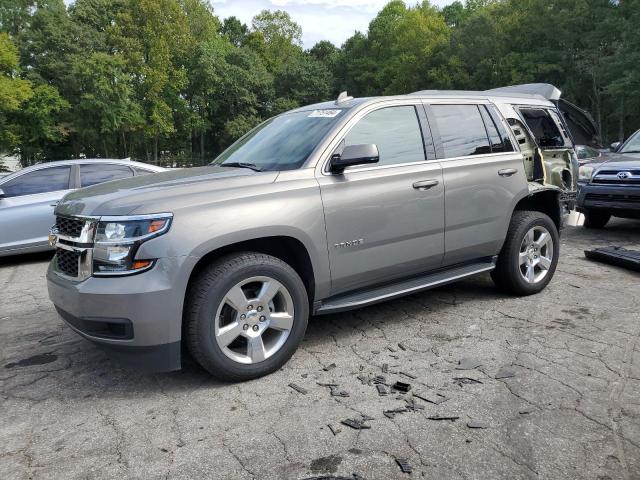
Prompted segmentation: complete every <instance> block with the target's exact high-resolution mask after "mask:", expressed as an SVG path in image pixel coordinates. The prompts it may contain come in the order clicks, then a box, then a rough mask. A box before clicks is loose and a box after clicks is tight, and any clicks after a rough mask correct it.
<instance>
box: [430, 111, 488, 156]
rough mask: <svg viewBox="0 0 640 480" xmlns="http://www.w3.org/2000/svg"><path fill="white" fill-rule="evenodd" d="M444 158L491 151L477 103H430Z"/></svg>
mask: <svg viewBox="0 0 640 480" xmlns="http://www.w3.org/2000/svg"><path fill="white" fill-rule="evenodd" d="M431 109H432V111H433V115H434V117H435V120H436V123H437V125H438V131H439V132H440V140H441V142H442V147H443V149H444V156H445V158H454V157H466V156H468V155H482V154H486V153H491V145H490V144H489V139H488V138H487V131H486V130H485V127H484V122H483V121H482V116H481V115H480V110H478V106H477V105H432V106H431Z"/></svg>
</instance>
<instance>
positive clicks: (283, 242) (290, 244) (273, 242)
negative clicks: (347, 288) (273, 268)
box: [183, 235, 317, 310]
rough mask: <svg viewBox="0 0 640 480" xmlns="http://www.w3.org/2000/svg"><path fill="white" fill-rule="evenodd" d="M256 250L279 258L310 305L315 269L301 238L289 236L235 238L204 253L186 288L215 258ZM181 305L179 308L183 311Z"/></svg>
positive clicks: (312, 296) (311, 302) (314, 285)
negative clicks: (298, 281) (297, 279)
mask: <svg viewBox="0 0 640 480" xmlns="http://www.w3.org/2000/svg"><path fill="white" fill-rule="evenodd" d="M240 252H258V253H263V254H265V255H271V256H273V257H276V258H279V259H281V260H282V261H284V262H286V263H287V264H289V265H290V266H291V267H292V268H293V269H294V270H295V271H296V273H297V274H298V275H299V276H300V278H301V279H302V282H303V283H304V286H305V288H306V290H307V294H308V297H309V303H310V305H312V304H313V299H314V298H315V294H316V289H317V281H316V274H317V269H316V268H314V262H313V259H312V256H311V254H310V252H309V248H308V247H307V246H306V245H305V244H304V243H303V241H302V240H300V239H299V238H296V237H294V236H291V235H269V236H264V237H255V238H249V239H246V240H241V241H235V242H232V243H227V244H224V245H219V246H217V247H216V248H214V249H212V250H210V251H207V252H205V253H204V254H203V255H202V256H201V257H200V258H199V260H198V261H197V262H196V263H195V265H194V266H193V268H192V270H191V273H190V275H189V279H188V282H187V289H186V291H185V295H186V294H187V291H188V290H189V288H190V287H191V284H192V282H193V280H194V278H195V277H196V276H197V275H198V273H199V272H200V271H202V269H203V268H205V267H206V266H207V265H210V264H211V263H212V262H214V261H216V259H219V258H222V257H224V256H227V255H231V254H233V253H240ZM184 308H185V307H184V306H183V310H184Z"/></svg>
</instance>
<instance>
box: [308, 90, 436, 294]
mask: <svg viewBox="0 0 640 480" xmlns="http://www.w3.org/2000/svg"><path fill="white" fill-rule="evenodd" d="M345 130H346V131H345ZM345 130H343V132H341V133H340V134H339V135H338V137H337V138H336V139H335V145H336V146H338V148H339V147H340V146H342V145H358V144H371V143H374V144H376V145H377V147H378V150H379V153H380V162H379V163H378V164H376V165H373V166H372V165H366V166H355V167H350V168H347V169H346V170H345V171H344V173H343V174H332V173H331V172H329V171H328V170H327V168H326V165H327V163H325V164H324V165H325V167H324V169H323V170H322V172H321V174H320V175H318V182H319V184H320V189H321V195H322V202H323V205H324V212H325V225H326V232H327V240H328V245H329V259H330V266H331V279H332V289H331V290H332V294H336V293H341V292H345V291H348V290H353V289H357V288H360V287H364V286H367V285H372V284H376V283H383V282H387V281H389V280H393V279H395V278H399V277H406V276H409V275H412V274H415V273H419V272H424V271H427V270H431V269H435V268H438V267H439V266H440V264H441V263H442V256H443V253H444V188H443V180H442V169H441V167H440V163H439V162H438V161H437V160H436V159H435V154H434V150H433V143H432V139H431V134H430V132H429V129H428V123H427V119H426V116H425V113H424V110H423V109H422V108H421V105H420V104H419V103H418V102H412V103H409V102H404V103H403V104H385V105H383V106H382V105H379V106H371V107H369V108H368V109H366V110H365V111H363V112H360V113H359V114H358V115H357V116H356V118H355V119H353V120H352V121H351V122H350V124H349V125H348V126H347V128H346V129H345ZM331 148H334V147H333V146H332V147H331ZM327 160H328V158H327Z"/></svg>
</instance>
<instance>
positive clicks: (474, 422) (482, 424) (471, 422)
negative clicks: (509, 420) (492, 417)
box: [467, 420, 489, 428]
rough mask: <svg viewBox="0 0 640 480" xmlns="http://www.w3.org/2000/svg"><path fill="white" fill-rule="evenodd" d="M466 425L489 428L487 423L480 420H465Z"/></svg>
mask: <svg viewBox="0 0 640 480" xmlns="http://www.w3.org/2000/svg"><path fill="white" fill-rule="evenodd" d="M467 427H469V428H489V424H488V423H486V422H481V421H480V420H469V421H468V422H467Z"/></svg>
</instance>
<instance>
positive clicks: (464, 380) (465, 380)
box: [453, 377, 482, 387]
mask: <svg viewBox="0 0 640 480" xmlns="http://www.w3.org/2000/svg"><path fill="white" fill-rule="evenodd" d="M453 383H455V384H456V385H458V386H459V387H462V385H474V384H478V383H482V382H481V381H480V380H476V379H475V378H469V377H454V379H453Z"/></svg>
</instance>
